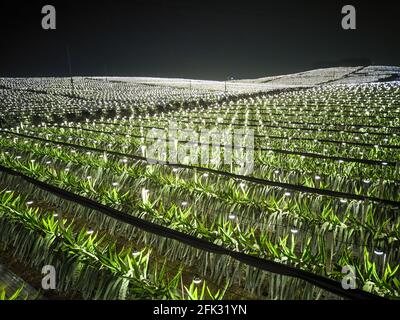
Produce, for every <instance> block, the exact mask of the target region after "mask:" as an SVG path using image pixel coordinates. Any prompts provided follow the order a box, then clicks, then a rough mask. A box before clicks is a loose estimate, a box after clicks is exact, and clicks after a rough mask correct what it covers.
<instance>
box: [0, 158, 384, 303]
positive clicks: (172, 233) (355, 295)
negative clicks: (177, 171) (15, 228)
mask: <svg viewBox="0 0 400 320" xmlns="http://www.w3.org/2000/svg"><path fill="white" fill-rule="evenodd" d="M0 171H1V172H4V173H6V174H9V175H13V176H17V177H20V178H22V179H24V180H25V181H27V182H28V183H31V184H33V185H35V186H37V187H38V188H40V189H42V190H45V191H47V192H50V193H52V194H55V195H57V196H59V197H61V198H63V199H66V200H68V201H72V202H74V203H77V204H80V205H82V206H84V207H87V208H90V209H93V210H96V211H98V212H101V213H102V214H105V215H107V216H109V217H112V218H114V219H116V220H119V221H122V222H125V223H128V224H130V225H132V226H134V227H137V228H139V229H141V230H144V231H146V232H150V233H152V234H156V235H158V236H161V237H165V238H169V239H173V240H177V241H179V242H181V243H184V244H186V245H189V246H191V247H194V248H197V249H200V250H204V251H207V252H211V253H214V254H220V255H227V256H230V257H232V258H233V259H235V260H238V261H240V262H242V263H244V264H246V265H249V266H252V267H255V268H258V269H261V270H264V271H267V272H272V273H275V274H280V275H285V276H289V277H295V278H298V279H301V280H304V281H307V282H309V283H311V284H313V285H315V286H317V287H319V288H322V289H324V290H327V291H329V292H332V293H334V294H337V295H339V296H341V297H343V298H347V299H355V300H374V299H379V300H387V299H385V298H383V297H380V296H377V295H374V294H371V293H368V292H366V291H363V290H360V289H352V290H346V289H344V288H343V287H342V286H341V284H340V283H339V282H337V281H335V280H332V279H329V278H326V277H323V276H320V275H317V274H313V273H311V272H308V271H304V270H301V269H298V268H294V267H291V266H287V265H284V264H281V263H278V262H274V261H270V260H265V259H262V258H258V257H254V256H250V255H248V254H244V253H241V252H235V251H232V250H229V249H226V248H224V247H222V246H219V245H216V244H214V243H211V242H209V241H206V240H203V239H200V238H197V237H194V236H191V235H188V234H185V233H183V232H179V231H176V230H172V229H170V228H167V227H164V226H161V225H157V224H154V223H152V222H149V221H146V220H143V219H140V218H137V217H134V216H131V215H129V214H127V213H124V212H121V211H119V210H116V209H114V208H110V207H108V206H105V205H103V204H101V203H98V202H96V201H94V200H92V199H89V198H86V197H82V196H80V195H77V194H75V193H72V192H69V191H67V190H63V189H61V188H58V187H55V186H52V185H50V184H47V183H45V182H42V181H39V180H37V179H34V178H31V177H29V176H27V175H25V174H23V173H20V172H17V171H15V170H13V169H10V168H7V167H4V166H2V165H0Z"/></svg>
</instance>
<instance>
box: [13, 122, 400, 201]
mask: <svg viewBox="0 0 400 320" xmlns="http://www.w3.org/2000/svg"><path fill="white" fill-rule="evenodd" d="M62 130H63V129H59V131H58V132H56V133H44V132H41V131H40V130H37V131H28V130H24V131H23V132H24V134H27V135H28V137H29V136H30V137H32V138H34V137H36V136H39V137H44V138H48V139H49V142H50V141H59V142H67V143H70V144H76V145H77V146H87V147H91V148H98V149H103V150H111V151H118V152H122V153H126V154H133V155H135V154H136V155H138V156H141V155H143V150H141V147H143V145H146V141H145V142H143V141H142V139H139V138H138V139H132V140H133V141H132V140H131V141H130V143H131V145H130V146H129V147H126V144H123V143H124V142H125V143H126V140H124V138H123V137H111V136H110V135H106V134H101V133H92V134H90V135H89V137H88V134H87V132H86V131H85V132H80V133H79V134H75V135H74V134H71V133H70V132H65V131H62ZM5 137H6V138H8V139H12V141H15V142H17V141H19V140H21V138H19V137H18V136H12V135H6V136H5ZM24 142H25V143H29V141H28V139H24ZM147 143H148V144H150V143H154V139H152V140H148V141H147ZM29 145H31V143H29ZM179 148H187V146H184V145H181V146H179ZM211 148H212V147H210V149H211ZM138 149H139V150H138ZM199 149H200V148H199ZM179 150H181V149H179ZM199 151H200V150H199ZM162 152H163V151H162V150H160V151H159V152H158V153H156V155H157V154H158V155H159V157H158V158H159V159H160V160H162V159H167V155H165V154H164V155H161V153H162ZM145 155H149V154H146V153H145ZM223 156H224V155H223V150H222V154H221V155H220V157H221V162H223V160H222V159H223ZM238 157H239V159H241V157H240V155H238ZM255 157H256V158H255V165H254V168H253V171H252V172H251V174H250V175H251V176H253V177H256V178H261V179H266V180H271V181H280V182H284V183H289V184H293V185H302V186H306V187H311V188H318V189H326V190H332V191H341V192H347V193H351V194H356V195H365V196H370V197H376V198H381V199H387V200H394V201H399V196H400V195H399V194H400V193H399V192H398V191H399V183H398V182H397V180H391V179H390V176H391V175H394V178H397V176H398V170H399V168H397V167H389V166H378V168H377V166H376V165H369V164H363V163H356V162H343V163H338V161H337V160H336V161H335V160H325V161H322V160H321V159H315V158H310V157H304V156H300V155H285V154H278V153H273V152H259V153H255ZM150 158H152V157H150ZM202 166H204V167H211V168H216V169H218V170H224V171H228V172H233V173H240V172H241V170H242V164H240V165H239V164H238V165H236V166H232V165H223V164H222V165H221V164H219V163H218V164H212V163H210V164H209V165H207V164H203V165H202ZM350 178H351V179H350Z"/></svg>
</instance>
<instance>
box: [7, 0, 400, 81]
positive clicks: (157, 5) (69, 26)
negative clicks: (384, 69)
mask: <svg viewBox="0 0 400 320" xmlns="http://www.w3.org/2000/svg"><path fill="white" fill-rule="evenodd" d="M4 2H6V1H2V2H1V4H0V39H1V53H0V56H1V58H0V76H10V77H12V76H15V77H25V76H69V68H68V63H67V54H66V51H67V50H66V48H67V46H68V47H69V51H70V56H71V65H72V74H73V75H115V76H160V77H186V78H197V79H216V80H222V79H225V78H226V77H228V76H232V77H234V78H256V77H262V76H267V75H276V74H284V73H292V72H298V71H304V70H309V69H313V68H315V67H321V66H331V65H346V64H350V65H351V64H356V65H358V64H360V63H361V64H363V62H364V61H367V62H368V61H370V63H372V64H383V65H397V66H399V65H400V54H399V53H400V41H399V35H400V23H399V20H400V19H399V15H400V11H399V10H398V9H397V8H394V7H393V6H394V3H395V2H392V1H387V0H381V1H368V3H367V1H362V2H354V1H353V2H352V1H322V0H321V1H285V0H281V1H276V2H272V1H267V0H264V1H252V0H245V1H244V0H243V1H218V0H215V1H205V0H196V1H193V0H182V1H178V0H176V1H174V0H169V1H168V0H165V1H161V0H140V1H135V0H131V1H116V0H113V1H107V2H106V1H86V2H84V1H69V2H67V1H63V2H61V1H53V0H47V1H45V2H43V1H29V2H28V1H12V4H10V3H9V2H10V1H7V2H8V3H7V2H6V3H4ZM72 2H73V3H72ZM326 2H329V4H327V3H326ZM45 4H52V5H54V6H55V8H56V10H57V29H56V30H43V29H42V28H41V19H42V17H43V15H42V14H41V8H42V6H43V5H45ZM345 4H353V5H354V6H355V7H356V9H357V30H343V29H342V28H341V19H342V14H341V8H342V6H343V5H345Z"/></svg>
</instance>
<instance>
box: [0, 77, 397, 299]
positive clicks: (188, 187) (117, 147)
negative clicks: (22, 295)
mask: <svg viewBox="0 0 400 320" xmlns="http://www.w3.org/2000/svg"><path fill="white" fill-rule="evenodd" d="M0 88H1V89H0V105H1V109H0V110H1V111H0V112H1V114H0V118H1V121H2V122H1V123H2V126H1V130H0V150H1V151H0V190H2V191H1V193H0V230H1V231H0V247H1V249H2V253H0V263H3V264H6V265H7V261H9V260H10V257H12V259H15V260H16V261H18V262H19V263H21V264H23V265H25V266H26V267H27V268H28V269H29V270H31V272H30V273H29V274H28V275H26V276H25V278H26V279H25V280H26V281H27V282H30V283H31V284H32V285H33V286H35V287H36V288H37V289H40V283H39V282H38V280H37V278H38V275H40V272H41V270H42V267H43V266H45V265H53V266H54V267H55V270H57V289H56V291H55V293H52V295H53V296H52V297H54V296H57V295H59V296H62V297H67V298H84V299H205V298H207V299H370V298H376V299H377V298H389V299H398V298H399V297H400V269H399V268H400V267H399V261H400V252H399V251H400V250H399V249H400V246H399V239H400V217H399V205H400V192H399V190H400V188H399V186H400V166H399V163H400V152H399V149H400V83H399V82H383V83H364V84H351V85H334V84H333V85H316V86H312V87H311V86H308V87H306V88H304V87H302V88H290V89H288V88H286V89H281V88H279V89H277V90H271V88H269V89H267V88H264V89H263V88H261V87H257V88H256V89H254V90H251V91H249V90H246V91H245V92H244V91H243V90H236V91H235V90H231V91H229V90H228V91H225V90H221V89H213V90H211V89H204V88H200V87H198V88H195V87H190V88H188V87H187V86H186V85H185V86H184V87H183V86H182V87H179V86H168V85H160V84H149V83H139V82H137V81H134V80H132V79H130V80H129V79H126V80H123V79H114V80H112V81H110V80H108V81H107V80H104V79H94V78H80V79H75V80H74V82H73V83H71V82H70V80H69V79H50V78H48V79H0ZM171 128H172V129H171ZM235 129H238V130H241V132H242V133H243V135H244V136H245V137H251V138H252V140H246V144H245V145H242V146H241V147H240V148H235V146H233V140H232V137H230V136H224V138H223V139H222V140H221V143H220V144H215V143H213V142H212V141H211V140H208V139H203V136H202V135H201V133H202V132H204V131H205V130H207V132H214V133H216V134H218V133H222V132H232V131H234V130H235ZM249 141H250V142H249ZM155 142H157V143H158V144H159V146H163V145H166V146H167V147H166V148H165V149H163V148H158V149H157V148H155V149H154V148H153V146H154V144H155ZM228 149H233V152H232V155H231V159H230V162H229V163H227V162H221V161H216V160H218V159H219V157H224V156H225V152H226V151H227V150H228ZM243 152H247V154H248V155H250V156H251V162H252V165H251V167H250V168H247V169H246V170H244V169H243V168H244V163H243ZM177 153H179V154H185V155H187V156H185V157H184V158H183V159H180V160H182V161H170V159H171V157H172V156H173V155H175V154H177ZM204 154H207V155H212V156H211V157H210V158H209V160H210V161H208V162H207V163H203V162H201V161H199V159H200V158H201V157H202V156H203V155H204ZM6 257H7V258H6ZM343 268H344V269H343ZM346 270H351V272H350V276H352V277H351V279H350V278H349V273H348V272H346ZM353 273H354V274H353ZM349 279H350V280H349ZM353 280H354V283H355V288H352V289H351V288H350V289H349V288H347V287H346V284H348V283H351V282H352V281H353ZM349 281H350V282H349ZM41 291H43V290H41ZM44 295H46V291H44Z"/></svg>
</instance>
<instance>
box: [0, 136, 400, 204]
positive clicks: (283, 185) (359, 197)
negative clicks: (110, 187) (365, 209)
mask: <svg viewBox="0 0 400 320" xmlns="http://www.w3.org/2000/svg"><path fill="white" fill-rule="evenodd" d="M0 132H5V133H10V134H14V135H17V136H20V137H25V138H29V139H35V140H39V141H43V142H49V143H54V144H59V145H63V146H68V147H72V148H76V149H82V150H88V151H95V152H103V153H104V152H105V153H108V154H112V155H116V156H120V157H125V158H131V159H136V160H142V161H145V162H148V163H157V164H160V165H166V166H172V167H178V168H183V169H189V170H199V171H203V172H204V171H205V172H210V173H213V174H216V175H222V176H225V177H228V178H233V179H237V180H244V181H248V182H252V183H256V184H260V185H265V186H272V187H279V188H282V189H287V190H293V191H298V192H306V193H313V194H318V195H322V196H330V197H335V198H345V199H352V200H359V201H372V202H377V203H382V204H385V205H390V206H393V207H394V208H398V207H400V201H393V200H387V199H380V198H376V197H369V196H362V195H356V194H352V193H346V192H340V191H332V190H325V189H318V188H311V187H305V186H300V185H294V184H290V183H284V182H277V181H270V180H265V179H260V178H255V177H250V176H244V175H239V174H235V173H230V172H226V171H220V170H216V169H211V168H205V167H198V166H192V165H186V164H180V163H169V162H165V161H161V160H158V159H149V158H146V157H142V156H135V155H132V154H125V153H121V152H117V151H109V150H105V149H98V148H93V147H88V146H82V145H77V144H72V143H68V142H61V141H53V140H48V139H44V138H39V137H33V136H29V135H25V134H22V133H15V132H11V131H7V130H0Z"/></svg>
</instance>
